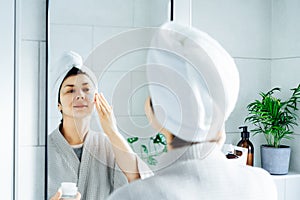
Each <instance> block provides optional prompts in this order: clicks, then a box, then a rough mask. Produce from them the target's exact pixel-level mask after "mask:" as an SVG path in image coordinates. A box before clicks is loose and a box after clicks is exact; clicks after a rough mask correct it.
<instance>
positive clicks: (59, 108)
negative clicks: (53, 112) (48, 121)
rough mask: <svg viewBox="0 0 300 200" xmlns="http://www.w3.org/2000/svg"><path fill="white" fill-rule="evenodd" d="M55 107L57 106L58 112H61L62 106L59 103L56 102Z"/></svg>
mask: <svg viewBox="0 0 300 200" xmlns="http://www.w3.org/2000/svg"><path fill="white" fill-rule="evenodd" d="M57 107H58V110H59V112H61V113H62V106H61V104H60V103H58V104H57Z"/></svg>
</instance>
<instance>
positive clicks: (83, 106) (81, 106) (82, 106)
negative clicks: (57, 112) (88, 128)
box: [73, 105, 88, 108]
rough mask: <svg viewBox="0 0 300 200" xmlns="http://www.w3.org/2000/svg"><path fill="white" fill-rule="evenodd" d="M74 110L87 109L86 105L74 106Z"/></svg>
mask: <svg viewBox="0 0 300 200" xmlns="http://www.w3.org/2000/svg"><path fill="white" fill-rule="evenodd" d="M73 107H74V108H87V107H88V106H87V105H75V106H73Z"/></svg>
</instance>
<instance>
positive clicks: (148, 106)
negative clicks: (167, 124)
mask: <svg viewBox="0 0 300 200" xmlns="http://www.w3.org/2000/svg"><path fill="white" fill-rule="evenodd" d="M145 114H146V116H147V118H148V121H149V124H150V125H151V126H152V127H153V128H154V129H155V130H157V131H158V132H160V131H161V130H162V129H163V127H162V125H161V124H160V123H159V122H158V120H157V119H156V117H155V113H154V111H153V107H152V103H151V98H150V97H147V99H146V101H145Z"/></svg>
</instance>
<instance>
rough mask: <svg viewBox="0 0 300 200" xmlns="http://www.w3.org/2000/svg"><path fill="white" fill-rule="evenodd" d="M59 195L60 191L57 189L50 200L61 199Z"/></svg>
mask: <svg viewBox="0 0 300 200" xmlns="http://www.w3.org/2000/svg"><path fill="white" fill-rule="evenodd" d="M61 195H62V191H61V189H58V191H57V192H56V193H55V195H54V196H53V197H51V199H50V200H59V199H60V198H61Z"/></svg>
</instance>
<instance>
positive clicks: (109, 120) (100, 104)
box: [94, 93, 118, 135]
mask: <svg viewBox="0 0 300 200" xmlns="http://www.w3.org/2000/svg"><path fill="white" fill-rule="evenodd" d="M94 102H95V105H96V109H97V112H98V116H99V119H100V123H101V126H102V129H103V131H104V133H106V134H107V135H109V134H116V133H118V129H117V125H116V118H115V116H114V113H113V109H112V107H111V106H110V105H109V104H108V102H107V101H106V99H105V97H104V96H103V94H102V93H101V94H98V93H95V97H94Z"/></svg>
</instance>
